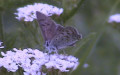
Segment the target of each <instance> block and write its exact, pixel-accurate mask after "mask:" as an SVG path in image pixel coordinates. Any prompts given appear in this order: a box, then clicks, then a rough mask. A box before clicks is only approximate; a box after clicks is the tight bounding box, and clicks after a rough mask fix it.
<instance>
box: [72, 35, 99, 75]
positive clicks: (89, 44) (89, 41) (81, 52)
mask: <svg viewBox="0 0 120 75" xmlns="http://www.w3.org/2000/svg"><path fill="white" fill-rule="evenodd" d="M99 37H100V34H96V33H91V34H90V35H89V36H88V37H86V38H84V39H83V40H82V41H81V46H80V47H79V48H77V49H76V50H75V53H74V55H75V56H76V57H78V58H79V60H80V65H79V66H78V68H77V69H76V70H75V71H73V72H72V73H71V75H80V72H81V69H82V67H83V64H84V63H85V61H86V60H87V58H88V56H89V54H90V53H92V50H93V48H94V47H95V45H96V42H97V39H98V38H99Z"/></svg>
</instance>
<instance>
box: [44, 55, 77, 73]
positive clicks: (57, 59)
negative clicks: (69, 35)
mask: <svg viewBox="0 0 120 75" xmlns="http://www.w3.org/2000/svg"><path fill="white" fill-rule="evenodd" d="M70 57H71V59H70ZM49 58H50V59H49V62H47V63H46V64H45V66H46V68H48V69H50V68H54V69H58V70H60V71H61V72H69V71H70V69H73V70H75V69H76V67H77V66H78V64H79V62H78V59H77V58H75V57H74V56H65V55H57V54H53V55H50V57H49Z"/></svg>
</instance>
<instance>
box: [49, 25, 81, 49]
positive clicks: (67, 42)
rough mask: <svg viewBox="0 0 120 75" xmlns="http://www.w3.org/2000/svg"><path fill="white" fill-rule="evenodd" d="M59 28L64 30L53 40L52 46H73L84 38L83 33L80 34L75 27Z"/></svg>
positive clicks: (60, 47)
mask: <svg viewBox="0 0 120 75" xmlns="http://www.w3.org/2000/svg"><path fill="white" fill-rule="evenodd" d="M58 30H62V31H59V33H58V34H57V35H56V36H55V37H54V38H53V39H52V40H51V43H50V47H51V48H56V49H62V48H66V47H68V46H73V45H74V44H75V43H76V42H77V41H78V40H80V39H81V38H82V35H80V34H79V33H78V31H77V30H76V29H75V28H73V27H65V28H61V29H59V28H58Z"/></svg>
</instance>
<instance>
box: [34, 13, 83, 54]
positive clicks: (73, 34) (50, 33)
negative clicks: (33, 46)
mask: <svg viewBox="0 0 120 75" xmlns="http://www.w3.org/2000/svg"><path fill="white" fill-rule="evenodd" d="M36 15H37V21H38V23H39V25H40V28H41V30H42V34H43V37H44V39H45V47H46V48H47V49H48V50H49V52H51V51H55V50H60V49H63V48H66V47H68V46H73V45H74V44H75V43H76V42H77V41H78V40H80V39H81V38H82V35H80V34H79V33H78V32H77V30H76V29H75V28H73V27H70V26H68V27H63V26H62V25H59V24H56V23H55V22H54V21H53V20H52V19H51V18H50V17H48V16H46V15H44V14H42V13H40V12H36Z"/></svg>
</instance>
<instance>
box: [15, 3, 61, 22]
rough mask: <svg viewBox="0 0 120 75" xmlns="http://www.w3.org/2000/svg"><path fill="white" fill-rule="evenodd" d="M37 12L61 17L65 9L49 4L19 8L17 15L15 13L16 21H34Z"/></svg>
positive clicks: (35, 4) (36, 4)
mask: <svg viewBox="0 0 120 75" xmlns="http://www.w3.org/2000/svg"><path fill="white" fill-rule="evenodd" d="M36 11H39V12H41V13H43V14H45V15H47V16H52V15H53V14H57V15H60V14H61V13H62V12H63V9H62V8H57V7H55V6H52V5H48V4H43V3H34V4H33V5H27V6H24V7H20V8H18V9H17V13H15V14H16V15H17V17H16V19H18V20H24V21H33V20H34V19H36Z"/></svg>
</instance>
